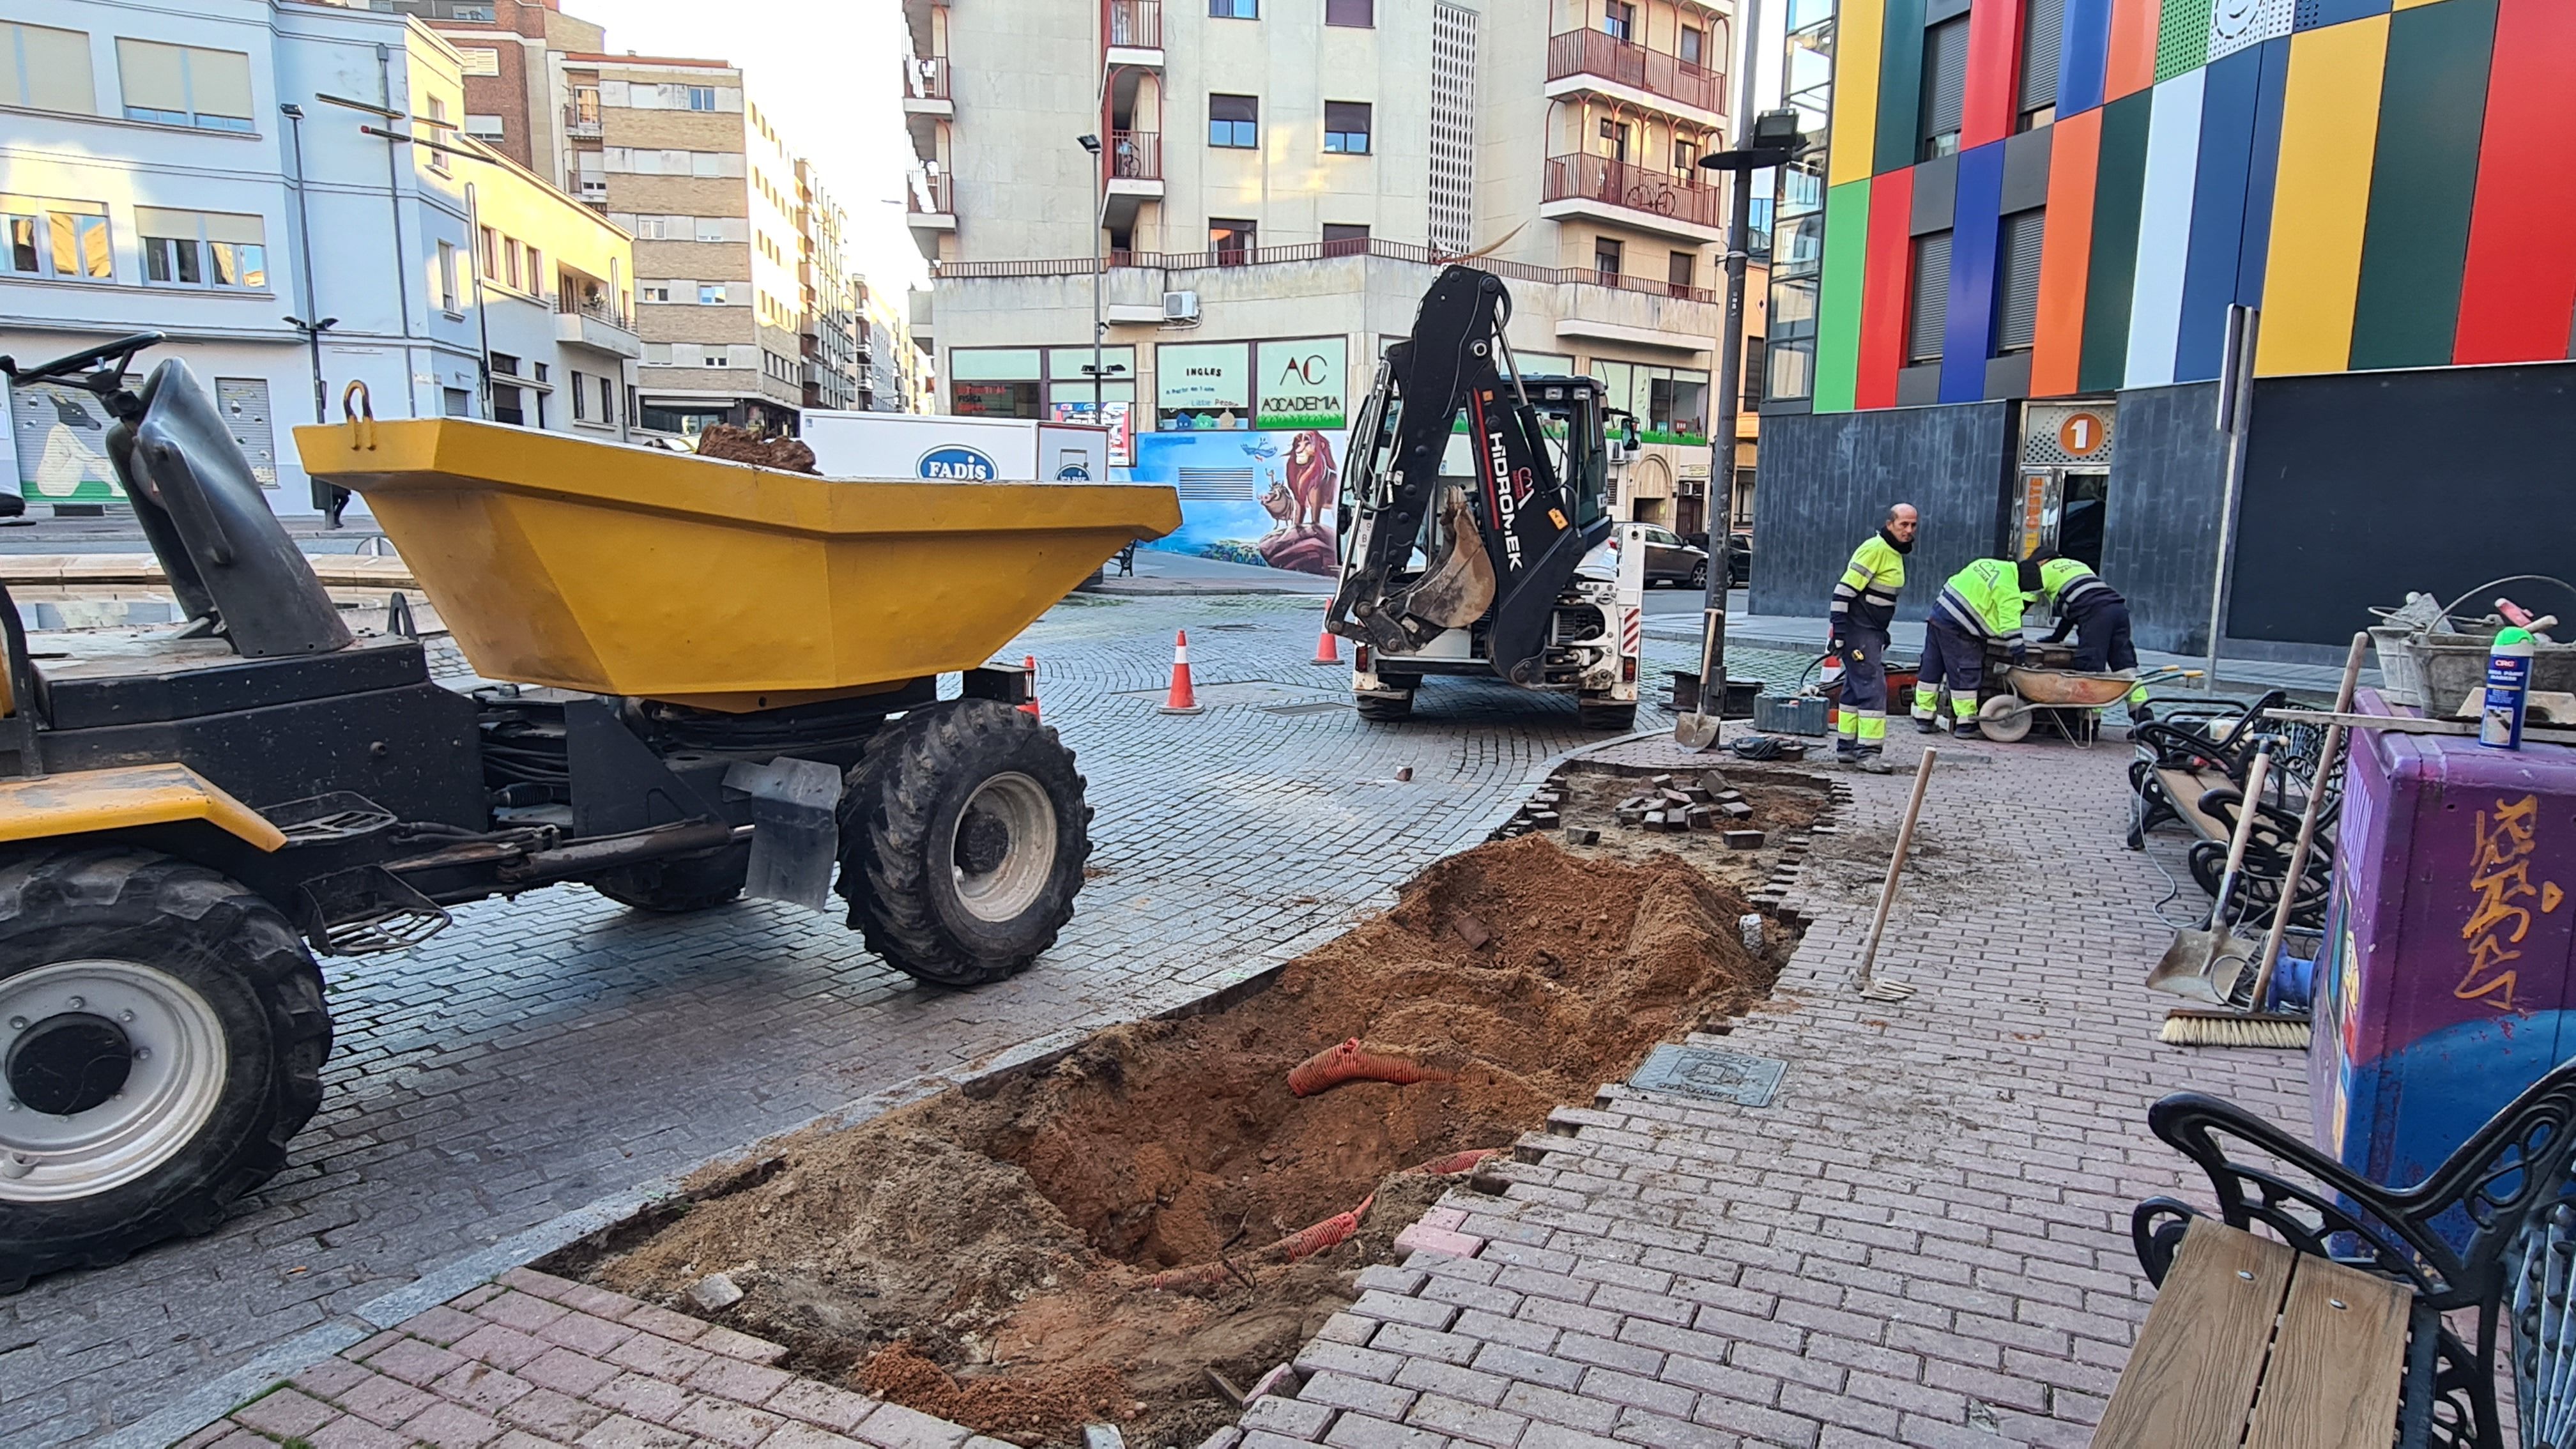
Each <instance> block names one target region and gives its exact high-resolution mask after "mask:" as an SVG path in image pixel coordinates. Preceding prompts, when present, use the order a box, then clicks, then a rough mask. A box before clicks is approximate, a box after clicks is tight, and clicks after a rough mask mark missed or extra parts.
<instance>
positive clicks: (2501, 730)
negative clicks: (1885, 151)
mask: <svg viewBox="0 0 2576 1449" xmlns="http://www.w3.org/2000/svg"><path fill="white" fill-rule="evenodd" d="M2531 656H2532V641H2531V631H2530V630H2528V629H2521V628H2514V627H2510V626H2509V627H2507V628H2504V629H2502V630H2499V631H2498V632H2497V634H2496V637H2495V645H2494V647H2493V648H2491V649H2489V650H2488V651H2487V697H2486V703H2485V705H2484V707H2483V708H2481V709H2480V710H2479V711H2478V743H2479V744H2482V745H2490V746H2493V747H2494V748H2496V749H2499V750H2518V749H2521V748H2522V712H2523V708H2524V706H2526V705H2528V704H2529V703H2530V702H2531Z"/></svg>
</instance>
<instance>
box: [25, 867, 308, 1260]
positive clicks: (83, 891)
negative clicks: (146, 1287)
mask: <svg viewBox="0 0 2576 1449" xmlns="http://www.w3.org/2000/svg"><path fill="white" fill-rule="evenodd" d="M75 992H79V993H85V994H84V995H82V996H81V997H80V998H79V999H80V1000H81V1001H82V1003H83V1005H82V1006H81V1007H74V1006H73V1005H72V1004H71V1002H72V1001H73V1000H74V996H73V993H75ZM93 997H94V998H96V999H91V998H93ZM119 1001H123V1002H127V1003H129V1004H130V1006H131V1007H132V1008H133V1009H132V1010H127V1011H116V1010H115V1008H114V1005H113V1003H114V1002H119ZM0 1003H5V1004H0V1040H5V1043H6V1047H5V1058H0V1060H5V1063H6V1065H5V1067H0V1071H5V1074H6V1079H7V1083H8V1088H9V1096H10V1101H11V1102H12V1103H13V1104H18V1105H19V1106H21V1107H22V1108H24V1107H29V1106H35V1105H37V1102H36V1100H35V1099H36V1098H46V1099H49V1103H50V1104H56V1105H55V1110H54V1111H50V1112H46V1113H44V1114H42V1115H39V1114H38V1113H36V1112H6V1113H0V1292H15V1291H16V1290H18V1289H19V1288H22V1287H24V1286H25V1285H26V1282H27V1280H28V1279H30V1278H33V1277H35V1276H37V1275H39V1274H43V1273H51V1272H54V1271H57V1270H59V1269H64V1268H81V1267H103V1266H105V1265H107V1264H110V1263H116V1262H120V1261H122V1260H123V1259H124V1258H125V1257H126V1256H127V1255H128V1254H131V1253H133V1252H135V1251H137V1250H138V1249H141V1248H145V1247H149V1246H151V1245H152V1244H153V1243H156V1242H159V1241H161V1240H162V1239H164V1238H169V1237H175V1236H180V1235H193V1234H198V1233H205V1232H209V1231H212V1230H213V1229H214V1228H215V1227H216V1226H217V1225H218V1224H220V1223H221V1222H222V1221H223V1220H224V1215H225V1210H226V1209H227V1208H229V1207H230V1206H231V1205H232V1204H233V1202H234V1201H235V1200H236V1199H238V1198H240V1197H241V1196H242V1194H244V1193H246V1192H249V1191H250V1190H252V1189H253V1188H256V1187H258V1186H259V1185H260V1184H261V1183H263V1182H265V1181H267V1180H268V1179H269V1178H270V1177H271V1176H272V1175H274V1174H275V1173H276V1172H277V1170H278V1169H279V1168H280V1167H283V1166H285V1164H286V1147H287V1143H288V1142H289V1141H291V1140H292V1139H293V1138H294V1136H295V1134H296V1133H297V1132H298V1131H299V1130H301V1129H302V1128H303V1126H304V1123H305V1121H306V1119H308V1118H310V1117H311V1116H312V1115H313V1112H314V1109H315V1108H316V1107H318V1106H320V1105H321V1102H322V1061H323V1058H324V1057H326V1056H328V1055H329V1054H330V1051H331V1017H330V1012H329V1009H328V1008H327V1007H325V1006H324V1005H323V1001H322V973H321V972H320V970H318V969H317V968H316V967H315V966H314V964H313V958H312V956H311V955H310V954H309V953H308V952H307V951H306V950H305V948H304V942H303V940H302V938H300V937H299V936H297V935H296V933H295V929H294V928H293V927H292V926H290V925H288V924H287V921H286V918H285V917H284V916H283V915H280V914H279V913H278V911H277V909H276V908H275V907H273V906H271V905H269V904H268V902H266V901H264V900H262V899H261V898H260V897H258V896H256V895H253V894H252V893H251V892H250V891H249V890H247V889H245V888H244V887H242V886H241V885H239V884H237V883H235V882H233V881H231V880H229V879H227V878H225V877H223V876H221V875H218V874H216V873H215V872H213V871H211V870H207V869H204V868H202V867H200V866H194V865H190V864H188V863H187V862H185V861H181V860H177V859H174V858H172V857H170V856H166V855H159V854H155V853H153V852H150V851H143V850H132V849H121V848H93V849H61V850H53V851H32V852H27V853H23V854H19V855H15V856H10V857H6V858H0ZM85 1008H95V1010H88V1009H85ZM111 1011H114V1017H113V1019H111V1017H110V1015H109V1014H108V1013H110V1012H111ZM22 1020H23V1021H26V1022H28V1025H27V1026H25V1027H19V1026H17V1025H16V1023H17V1022H19V1021H22ZM156 1048H157V1055H156ZM67 1058H68V1059H69V1060H71V1061H73V1062H75V1063H77V1064H78V1066H79V1071H80V1074H81V1075H80V1076H78V1077H77V1078H73V1077H66V1076H64V1075H63V1074H62V1073H61V1072H59V1071H56V1070H52V1068H55V1067H58V1066H59V1065H60V1064H61V1063H63V1062H64V1061H65V1060H66V1059H67ZM218 1073H219V1074H220V1075H219V1078H218V1075H217V1074H218ZM91 1074H102V1075H99V1076H97V1077H95V1078H93V1076H92V1075H91ZM111 1088H113V1089H115V1090H116V1093H117V1094H116V1095H115V1096H114V1097H113V1098H109V1099H105V1100H92V1099H93V1098H101V1097H104V1094H105V1093H106V1092H107V1091H108V1090H110V1089H111ZM65 1093H69V1094H70V1095H68V1096H66V1095H64V1094H65ZM21 1098H28V1099H29V1100H27V1101H24V1102H21V1100H20V1099H21ZM130 1098H131V1099H135V1100H130ZM83 1102H88V1103H90V1105H87V1106H83V1105H81V1103H83ZM117 1103H127V1104H128V1105H126V1106H124V1107H118V1106H116V1104H117ZM191 1104H193V1105H191ZM65 1109H68V1110H65ZM119 1112H122V1113H126V1114H129V1117H128V1121H127V1124H126V1125H127V1127H128V1133H127V1136H126V1137H125V1138H124V1139H123V1140H124V1141H126V1142H127V1143H128V1144H129V1146H128V1147H126V1148H122V1149H119V1148H115V1147H112V1146H108V1145H100V1144H97V1143H94V1144H93V1146H92V1147H90V1148H88V1149H80V1148H73V1149H72V1150H71V1151H68V1152H66V1151H64V1150H62V1149H64V1148H65V1146H66V1144H67V1142H70V1141H76V1140H77V1139H78V1137H79V1134H80V1133H81V1131H82V1127H81V1119H82V1118H83V1117H87V1116H89V1115H90V1114H92V1113H108V1114H111V1115H110V1116H106V1117H100V1118H96V1119H93V1125H92V1127H91V1129H90V1130H92V1131H97V1130H98V1126H99V1125H103V1124H105V1123H107V1122H110V1121H114V1120H115V1118H114V1116H113V1115H112V1114H115V1113H119ZM138 1113H139V1114H141V1115H140V1116H134V1115H132V1114H138ZM200 1113H202V1118H201V1119H200V1117H199V1114H200ZM137 1123H140V1124H142V1125H141V1126H136V1125H135V1124H137ZM107 1135H109V1134H102V1136H107ZM156 1137H158V1138H161V1139H166V1140H164V1141H161V1142H160V1143H159V1144H158V1145H157V1146H150V1147H147V1148H146V1149H144V1150H139V1151H138V1150H135V1149H133V1148H132V1147H131V1146H130V1144H131V1143H132V1142H134V1141H136V1140H141V1141H144V1142H147V1143H150V1142H151V1141H152V1140H153V1139H154V1138H156ZM22 1148H32V1149H35V1150H37V1151H39V1152H46V1153H48V1154H49V1155H48V1156H44V1157H38V1158H37V1159H36V1160H35V1163H34V1165H33V1168H32V1170H31V1171H28V1172H26V1173H24V1174H22V1175H21V1176H20V1177H18V1178H15V1179H12V1178H9V1177H8V1176H7V1175H6V1170H7V1169H8V1168H9V1167H10V1166H13V1165H14V1166H26V1165H27V1164H25V1163H22V1162H20V1161H19V1159H18V1156H17V1153H18V1150H19V1149H22ZM119 1152H122V1153H123V1154H124V1155H122V1156H119V1155H116V1154H117V1153H119ZM84 1153H86V1155H84ZM91 1184H95V1186H91Z"/></svg>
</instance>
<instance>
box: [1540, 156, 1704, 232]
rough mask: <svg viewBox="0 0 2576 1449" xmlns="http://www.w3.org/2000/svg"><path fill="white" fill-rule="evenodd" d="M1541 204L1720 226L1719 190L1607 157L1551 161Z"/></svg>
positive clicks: (1572, 157)
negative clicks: (1597, 206) (1583, 204)
mask: <svg viewBox="0 0 2576 1449" xmlns="http://www.w3.org/2000/svg"><path fill="white" fill-rule="evenodd" d="M1540 199H1541V200H1543V201H1578V200H1580V201H1598V202H1601V203H1604V204H1605V205H1609V206H1617V207H1624V208H1626V209H1627V210H1630V211H1639V212H1645V213H1647V214H1649V215H1653V216H1661V217H1669V218H1671V219H1672V220H1674V221H1683V222H1690V223H1692V224H1693V225H1696V226H1708V227H1713V226H1717V225H1719V224H1720V222H1721V220H1722V217H1721V212H1722V211H1723V209H1724V207H1723V201H1722V198H1721V195H1720V193H1719V190H1718V188H1716V187H1714V186H1702V185H1700V184H1699V183H1698V181H1697V180H1696V179H1694V178H1691V177H1684V176H1675V175H1672V174H1671V173H1669V172H1663V171H1653V170H1649V169H1647V168H1646V167H1643V166H1636V165H1631V164H1630V163H1628V162H1625V161H1619V160H1614V159H1612V158H1611V157H1608V156H1551V157H1549V158H1548V161H1547V189H1546V191H1545V193H1544V194H1543V195H1542V196H1541V197H1540Z"/></svg>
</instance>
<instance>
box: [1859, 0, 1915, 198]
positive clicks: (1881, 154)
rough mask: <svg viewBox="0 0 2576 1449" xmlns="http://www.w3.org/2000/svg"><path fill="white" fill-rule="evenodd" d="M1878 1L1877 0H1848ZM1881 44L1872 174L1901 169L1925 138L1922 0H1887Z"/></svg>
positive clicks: (1873, 2) (1861, 2)
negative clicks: (1876, 126)
mask: <svg viewBox="0 0 2576 1449" xmlns="http://www.w3.org/2000/svg"><path fill="white" fill-rule="evenodd" d="M1850 3H1852V4H1855V5H1874V4H1877V3H1879V0H1850ZM1886 5H1887V29H1886V31H1885V33H1884V34H1883V35H1882V36H1881V37H1880V39H1879V48H1878V147H1877V150H1876V154H1875V156H1874V157H1873V164H1872V165H1871V166H1870V168H1869V169H1870V172H1871V174H1873V175H1876V174H1879V173H1882V172H1888V171H1902V170H1904V169H1905V168H1906V167H1908V166H1911V165H1913V164H1914V163H1915V161H1916V159H1917V158H1916V156H1915V154H1914V152H1915V148H1916V147H1918V146H1920V145H1921V144H1922V141H1923V0H1886Z"/></svg>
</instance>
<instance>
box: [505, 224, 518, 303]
mask: <svg viewBox="0 0 2576 1449" xmlns="http://www.w3.org/2000/svg"><path fill="white" fill-rule="evenodd" d="M501 256H502V258H503V264H504V266H505V267H506V268H507V270H506V271H504V272H503V273H502V277H501V279H502V280H503V281H505V282H507V283H508V284H509V286H510V290H511V291H513V292H515V291H518V290H519V289H520V287H519V239H518V238H517V237H504V238H503V239H502V241H501Z"/></svg>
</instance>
